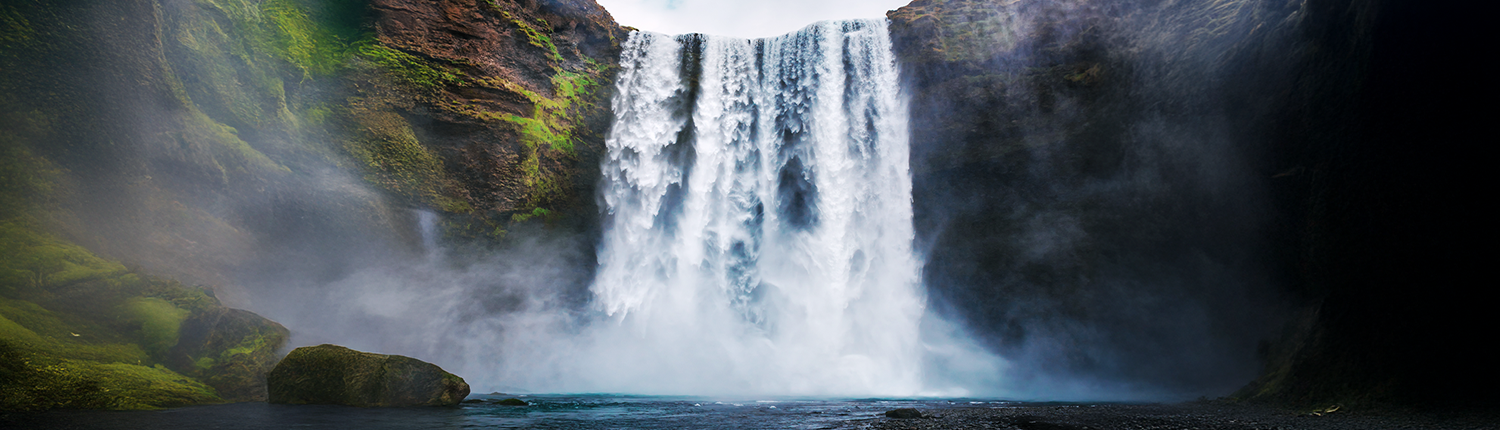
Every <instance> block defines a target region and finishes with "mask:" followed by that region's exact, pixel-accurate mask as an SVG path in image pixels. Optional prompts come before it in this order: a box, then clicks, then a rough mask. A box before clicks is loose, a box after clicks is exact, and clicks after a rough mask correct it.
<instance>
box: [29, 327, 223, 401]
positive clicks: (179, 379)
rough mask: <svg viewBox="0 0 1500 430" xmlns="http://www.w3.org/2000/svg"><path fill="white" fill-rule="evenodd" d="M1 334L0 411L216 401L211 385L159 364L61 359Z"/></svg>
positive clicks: (217, 399) (217, 398)
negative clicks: (37, 351)
mask: <svg viewBox="0 0 1500 430" xmlns="http://www.w3.org/2000/svg"><path fill="white" fill-rule="evenodd" d="M28 346H29V345H28V344H27V343H25V342H17V341H14V340H12V339H5V338H0V376H3V377H0V410H7V411H15V410H23V411H24V410H45V409H59V408H65V409H117V410H119V409H155V408H165V407H174V406H186V405H194V404H203V403H214V402H218V401H219V397H218V396H217V395H216V394H215V393H214V390H213V388H210V387H209V386H207V385H204V384H203V383H201V382H198V381H196V380H193V379H192V378H189V377H186V376H183V375H181V374H178V373H176V372H173V371H171V370H169V369H166V368H165V367H162V366H161V365H155V366H142V365H135V364H125V363H101V362H97V361H89V360H72V359H57V358H55V357H52V356H48V355H44V354H38V353H35V352H33V351H32V350H30V349H29V348H28Z"/></svg>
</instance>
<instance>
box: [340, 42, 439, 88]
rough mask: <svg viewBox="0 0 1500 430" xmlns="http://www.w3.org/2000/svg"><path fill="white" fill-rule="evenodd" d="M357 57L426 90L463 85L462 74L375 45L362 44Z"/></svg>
mask: <svg viewBox="0 0 1500 430" xmlns="http://www.w3.org/2000/svg"><path fill="white" fill-rule="evenodd" d="M358 51H359V55H360V56H361V57H363V58H365V59H366V60H368V61H370V62H372V63H374V64H376V65H378V66H380V67H381V68H382V69H384V70H386V71H388V72H390V73H391V74H392V75H393V76H395V77H397V78H399V79H400V80H402V81H403V82H406V83H409V84H412V85H415V86H417V87H420V88H423V89H426V90H435V89H438V88H440V87H442V86H443V85H458V84H462V83H464V74H463V72H459V71H457V70H451V69H449V68H447V67H443V66H437V67H434V66H433V65H432V64H431V63H429V62H428V61H426V60H423V59H421V58H419V57H417V56H415V55H411V54H408V53H405V52H402V51H399V50H396V49H392V48H389V47H386V46H384V45H380V44H376V43H367V44H362V45H360V46H359V48H358Z"/></svg>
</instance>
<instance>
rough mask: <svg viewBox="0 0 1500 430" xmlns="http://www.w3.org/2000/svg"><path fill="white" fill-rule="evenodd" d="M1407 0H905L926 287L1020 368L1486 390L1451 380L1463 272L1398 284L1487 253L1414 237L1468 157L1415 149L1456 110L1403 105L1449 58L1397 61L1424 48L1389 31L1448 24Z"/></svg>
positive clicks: (1276, 397)
mask: <svg viewBox="0 0 1500 430" xmlns="http://www.w3.org/2000/svg"><path fill="white" fill-rule="evenodd" d="M1389 10H1399V11H1401V12H1399V13H1394V12H1389ZM1416 10H1420V8H1417V7H1415V6H1412V5H1407V4H1404V3H1402V2H1366V1H1334V0H1330V1H1308V2H1290V3H1288V2H1261V1H1235V0H1223V1H1212V2H1176V1H1140V2H1097V1H1086V0H1079V1H1064V2H1039V1H1024V0H1023V1H968V0H946V1H945V0H918V1H914V2H912V3H911V4H910V5H909V6H907V7H904V8H901V9H899V10H896V11H892V12H891V13H890V14H889V18H890V19H891V21H892V36H893V40H894V42H895V47H896V50H897V54H898V56H899V58H900V59H901V62H902V66H903V67H904V68H905V70H904V71H905V73H907V83H908V86H909V89H910V90H911V91H912V97H913V101H912V104H913V106H912V112H913V113H912V115H913V117H912V128H913V137H912V139H913V147H912V166H913V169H914V172H915V184H914V192H913V194H914V202H915V207H916V216H917V224H918V235H919V242H921V243H923V245H924V247H925V248H926V249H927V252H928V260H927V269H926V274H925V276H926V279H927V280H928V282H929V287H930V288H931V289H932V291H931V292H932V294H933V295H934V298H935V299H937V302H938V306H939V308H940V309H945V311H946V312H950V313H953V314H957V315H959V316H961V317H962V319H963V320H965V321H968V322H969V324H970V327H971V329H972V330H974V331H975V332H976V333H977V334H979V335H980V336H981V337H983V338H985V339H987V342H988V343H989V344H990V346H991V347H993V348H994V349H995V350H996V351H998V352H1000V353H1001V354H1002V355H1004V356H1006V357H1007V358H1008V359H1011V360H1013V361H1016V362H1019V363H1022V364H1019V365H1018V366H1017V368H1026V369H1028V371H1031V372H1033V373H1032V374H1029V375H1015V376H1014V377H1013V379H1012V380H1013V381H1016V382H1017V383H1018V384H1022V385H1025V384H1028V383H1033V382H1034V383H1036V384H1038V386H1051V387H1057V386H1066V384H1067V383H1068V382H1069V381H1078V380H1081V381H1088V382H1089V383H1094V384H1097V385H1095V387H1098V388H1096V390H1098V389H1102V390H1109V389H1111V388H1110V387H1128V388H1121V389H1120V390H1121V391H1122V392H1125V393H1141V394H1145V395H1150V394H1151V393H1152V392H1156V393H1177V394H1178V395H1182V394H1189V395H1197V394H1206V395H1210V396H1214V395H1223V394H1227V393H1229V392H1230V391H1232V390H1234V389H1235V388H1236V387H1238V386H1240V384H1243V383H1244V382H1245V381H1247V380H1251V379H1253V378H1255V380H1254V382H1253V383H1252V384H1251V385H1250V386H1248V387H1244V389H1243V390H1241V391H1240V392H1239V394H1237V395H1236V396H1237V397H1238V398H1245V399H1254V400H1269V401H1276V402H1282V403H1287V404H1293V405H1299V406H1310V405H1317V404H1325V403H1344V404H1364V405H1370V404H1378V403H1380V402H1390V401H1394V402H1402V403H1418V402H1436V403H1443V402H1449V401H1457V400H1463V401H1473V399H1476V398H1484V397H1485V396H1484V395H1482V393H1483V389H1481V388H1479V387H1482V386H1485V385H1486V384H1487V382H1475V383H1463V384H1453V385H1446V384H1448V383H1449V382H1452V381H1453V380H1454V379H1456V378H1457V379H1462V378H1463V377H1462V376H1459V375H1463V374H1467V373H1475V372H1482V371H1480V370H1479V369H1481V368H1482V367H1483V366H1482V365H1479V364H1478V362H1477V361H1474V360H1471V359H1469V358H1468V357H1475V354H1474V352H1475V351H1474V347H1471V346H1465V345H1466V343H1465V342H1463V341H1461V340H1458V339H1456V338H1455V337H1454V336H1452V335H1449V334H1447V333H1449V330H1450V329H1452V328H1456V327H1468V326H1473V324H1474V323H1475V322H1474V321H1472V319H1473V316H1472V315H1475V314H1474V313H1471V312H1468V311H1466V310H1465V309H1468V307H1467V305H1465V304H1464V303H1467V302H1468V301H1467V300H1464V299H1460V300H1458V301H1448V299H1447V298H1452V297H1467V296H1466V294H1469V295H1471V294H1470V293H1466V292H1465V291H1466V290H1464V289H1462V288H1461V287H1456V286H1455V287H1441V288H1440V290H1434V291H1430V292H1426V293H1417V294H1416V295H1413V293H1412V291H1415V290H1425V289H1427V288H1436V287H1432V286H1433V282H1434V281H1430V280H1424V279H1423V278H1422V276H1423V275H1421V274H1422V273H1431V272H1429V269H1428V268H1430V269H1432V270H1435V271H1436V272H1437V273H1455V272H1463V271H1472V270H1473V269H1474V268H1475V267H1478V266H1474V265H1471V263H1468V262H1466V261H1468V260H1464V259H1461V258H1459V259H1448V258H1443V257H1435V256H1434V257H1417V256H1416V255H1415V254H1412V253H1413V252H1420V251H1416V250H1417V249H1427V250H1429V251H1431V252H1434V253H1436V254H1424V255H1441V251H1440V250H1441V249H1447V248H1448V247H1449V246H1450V244H1453V243H1456V242H1455V241H1456V240H1457V239H1456V238H1457V237H1459V236H1453V235H1447V234H1439V235H1428V234H1426V233H1420V232H1423V231H1430V230H1429V229H1432V228H1437V227H1435V226H1436V225H1437V224H1433V223H1431V222H1429V221H1427V220H1429V219H1432V217H1433V216H1436V215H1434V214H1435V212H1430V211H1429V208H1431V209H1434V210H1439V211H1447V210H1451V209H1456V208H1457V207H1461V206H1462V204H1459V203H1458V202H1462V201H1464V199H1462V198H1454V194H1452V192H1450V191H1448V190H1453V188H1452V187H1454V186H1456V184H1461V183H1463V182H1462V181H1458V179H1459V178H1460V177H1461V176H1462V175H1461V174H1455V173H1451V172H1450V171H1446V170H1445V169H1443V168H1441V167H1440V166H1441V165H1442V164H1444V162H1440V161H1437V160H1435V159H1434V157H1436V156H1428V155H1422V154H1427V152H1425V151H1414V150H1412V149H1409V148H1411V147H1410V146H1409V145H1411V144H1413V142H1427V143H1426V144H1431V145H1438V146H1441V147H1444V148H1449V149H1452V145H1447V144H1444V143H1442V142H1445V140H1439V139H1438V136H1441V135H1444V133H1447V132H1446V131H1432V132H1431V133H1423V132H1420V131H1418V130H1421V129H1424V128H1425V127H1427V125H1428V124H1448V123H1451V121H1450V120H1435V119H1438V118H1442V117H1443V115H1447V114H1443V113H1433V114H1431V115H1425V116H1415V117H1410V118H1405V117H1403V116H1404V115H1399V114H1396V113H1397V112H1408V110H1407V109H1406V108H1405V107H1402V106H1400V105H1399V102H1396V100H1398V99H1399V100H1402V101H1418V100H1424V101H1426V102H1428V103H1431V102H1434V101H1436V100H1440V97H1441V96H1440V95H1441V94H1443V92H1442V91H1432V90H1431V88H1432V86H1433V85H1435V84H1432V83H1431V81H1429V80H1428V79H1427V78H1429V76H1428V75H1431V74H1432V73H1436V72H1429V71H1435V70H1441V68H1432V67H1426V66H1422V67H1410V66H1401V65H1398V64H1397V63H1400V62H1401V61H1400V60H1398V59H1401V58H1409V57H1421V58H1423V59H1424V61H1430V60H1431V58H1428V57H1427V56H1422V55H1416V54H1414V53H1416V52H1419V51H1418V50H1417V49H1415V48H1411V47H1410V46H1411V45H1406V44H1404V43H1396V42H1392V41H1395V40H1411V39H1410V38H1414V37H1415V38H1420V39H1421V40H1430V41H1434V43H1439V44H1441V43H1443V42H1437V41H1438V40H1450V39H1446V38H1442V37H1440V36H1438V35H1439V34H1442V33H1441V32H1433V31H1435V30H1434V29H1435V28H1436V27H1432V28H1429V27H1424V26H1423V25H1426V24H1428V22H1426V21H1417V18H1415V17H1418V16H1421V15H1420V14H1415V13H1414V11H1416ZM1419 28H1428V30H1417V29H1419ZM1379 40H1385V41H1386V42H1384V44H1381V43H1377V41H1379ZM1407 64H1410V63H1407ZM1395 76H1401V77H1404V78H1409V79H1408V80H1397V79H1393V77H1395ZM1436 86H1438V87H1441V85H1436ZM1415 88H1427V89H1428V90H1424V91H1421V92H1418V91H1415V90H1414V89H1415ZM1393 94H1400V96H1395V95H1393ZM1418 94H1420V95H1418ZM1436 112H1442V111H1440V110H1439V111H1436ZM1375 118H1385V119H1384V120H1376V119H1375ZM1447 129H1448V127H1447V126H1441V127H1434V130H1447ZM1398 135H1399V136H1404V137H1402V138H1399V139H1398V138H1396V137H1394V136H1398ZM1400 139H1405V140H1404V141H1402V140H1400ZM1418 152H1420V153H1418ZM1407 161H1410V162H1411V164H1408V165H1405V168H1400V167H1397V166H1402V165H1403V164H1405V163H1406V162H1407ZM1439 172H1443V173H1439ZM1393 178H1406V179H1404V181H1405V183H1406V184H1407V185H1397V184H1396V183H1395V182H1392V181H1393V180H1394V179H1393ZM1411 187H1416V188H1411ZM1417 189H1426V190H1428V191H1429V192H1426V193H1419V192H1416V191H1415V190H1417ZM1379 196H1384V197H1379ZM1398 196H1400V197H1398ZM1392 198H1402V199H1408V200H1405V203H1394V200H1391V199H1392ZM1382 202H1384V203H1382ZM1439 208H1448V209H1439ZM1450 213H1451V212H1450ZM1458 213H1464V212H1463V211H1459V212H1458ZM1461 219H1466V218H1463V216H1462V215H1458V216H1457V217H1456V218H1453V220H1461ZM1443 225H1447V226H1451V227H1442V228H1439V230H1440V231H1450V230H1454V229H1464V228H1465V227H1461V225H1463V224H1443ZM1444 297H1446V298H1444ZM1397 309H1401V310H1400V311H1397ZM1396 315H1400V316H1399V317H1397V316H1396ZM1278 327H1279V328H1278ZM1416 351H1423V352H1421V353H1418V352H1416ZM1425 354H1432V355H1425ZM1257 355H1259V357H1260V362H1259V363H1257V362H1254V361H1250V360H1249V358H1250V357H1255V356H1257ZM1438 357H1443V358H1438ZM1256 375H1260V376H1259V377H1258V378H1256ZM1440 381H1448V382H1440ZM1445 387H1446V388H1445ZM1476 396H1477V397H1476Z"/></svg>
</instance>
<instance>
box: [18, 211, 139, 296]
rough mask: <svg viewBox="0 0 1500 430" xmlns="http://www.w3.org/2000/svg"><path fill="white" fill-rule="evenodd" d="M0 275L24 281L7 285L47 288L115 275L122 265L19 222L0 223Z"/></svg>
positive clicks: (123, 271)
mask: <svg viewBox="0 0 1500 430" xmlns="http://www.w3.org/2000/svg"><path fill="white" fill-rule="evenodd" d="M0 248H3V249H6V250H7V251H8V252H6V253H4V254H0V273H3V274H5V275H4V278H7V279H24V280H25V285H22V286H17V285H14V284H11V285H6V287H7V289H8V290H11V291H12V292H16V291H15V290H16V288H18V287H22V288H25V287H29V288H32V289H36V288H42V287H46V286H49V285H58V284H70V283H77V282H82V281H87V280H92V279H101V278H106V277H112V276H118V275H122V274H124V273H125V271H126V270H125V266H122V265H120V264H119V263H116V262H112V261H108V260H104V259H101V258H99V257H96V256H94V254H93V253H91V252H89V251H88V250H86V249H83V248H82V247H80V246H78V245H74V244H71V243H68V242H65V241H62V240H60V239H58V238H56V237H54V236H51V235H47V234H43V233H39V232H37V231H36V230H35V228H34V226H33V225H31V224H30V223H28V222H25V221H22V220H10V221H0Z"/></svg>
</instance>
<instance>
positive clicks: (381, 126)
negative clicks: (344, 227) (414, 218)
mask: <svg viewBox="0 0 1500 430" xmlns="http://www.w3.org/2000/svg"><path fill="white" fill-rule="evenodd" d="M348 115H349V120H350V121H351V122H352V123H353V124H354V125H355V126H356V127H357V129H358V130H359V134H358V135H357V136H356V138H355V139H352V140H349V141H346V143H345V145H344V149H345V151H347V153H348V154H349V155H350V156H352V157H353V158H354V159H355V160H356V161H358V162H359V163H361V164H362V167H363V170H364V172H365V180H366V181H368V182H370V183H373V184H377V185H379V186H381V187H383V188H385V189H386V190H389V191H391V192H393V193H395V194H397V195H399V196H403V197H405V198H407V199H411V200H413V201H418V202H426V201H430V200H432V199H435V198H437V197H438V196H441V192H442V189H443V186H444V184H445V176H446V175H445V174H444V171H443V162H442V160H441V159H440V158H438V156H437V155H435V154H433V153H432V152H431V151H430V150H428V149H427V147H425V146H423V145H422V143H421V142H420V141H418V140H417V136H416V132H415V131H413V130H412V127H411V124H410V123H409V122H407V120H406V118H403V117H402V116H401V115H398V114H396V113H395V112H392V111H390V110H386V109H375V108H367V107H364V106H356V107H354V108H351V109H350V110H349V113H348Z"/></svg>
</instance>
